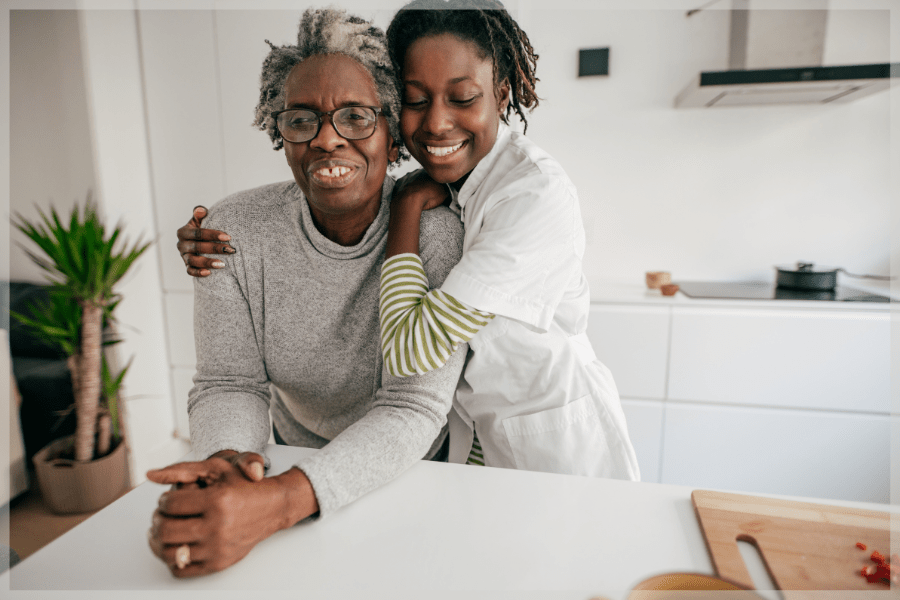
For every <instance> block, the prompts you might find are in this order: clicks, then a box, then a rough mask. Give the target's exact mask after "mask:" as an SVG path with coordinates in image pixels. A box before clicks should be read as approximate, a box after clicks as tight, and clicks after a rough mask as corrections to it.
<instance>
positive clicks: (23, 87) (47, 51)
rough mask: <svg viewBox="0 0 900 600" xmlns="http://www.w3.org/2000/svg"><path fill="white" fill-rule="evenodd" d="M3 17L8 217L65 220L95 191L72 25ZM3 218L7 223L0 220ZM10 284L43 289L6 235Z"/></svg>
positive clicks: (43, 15)
mask: <svg viewBox="0 0 900 600" xmlns="http://www.w3.org/2000/svg"><path fill="white" fill-rule="evenodd" d="M9 17H10V37H9V46H10V61H9V62H10V64H9V67H10V73H9V83H10V98H9V100H10V113H9V114H10V117H11V118H10V120H9V128H10V138H9V139H10V145H9V150H10V187H9V195H10V213H11V214H15V213H20V214H21V215H22V216H23V217H25V218H26V219H29V220H31V219H36V218H38V211H37V207H40V208H41V209H42V210H44V211H45V212H46V211H47V210H48V209H49V207H50V206H51V205H52V206H55V207H56V209H57V210H58V211H59V212H61V213H63V214H68V213H69V212H70V211H71V210H72V207H73V206H74V205H75V203H76V202H79V203H83V202H84V199H85V198H86V197H87V194H88V192H89V191H90V190H93V189H94V188H95V182H94V161H93V153H92V150H91V132H90V128H89V125H88V114H87V99H86V96H85V89H84V69H83V68H82V61H81V41H80V37H79V33H78V17H77V13H76V12H75V11H66V10H58V11H57V10H41V11H32V10H13V11H10V13H9ZM3 217H4V218H7V215H5V214H4V215H3ZM10 229H11V231H10V241H11V242H12V243H11V244H10V246H11V247H10V265H9V266H10V278H11V279H13V280H16V281H34V282H42V281H44V276H43V271H42V270H41V269H40V268H39V267H38V266H37V265H35V264H34V263H33V262H32V261H31V260H30V259H29V258H28V257H27V256H26V254H25V253H24V252H23V251H22V249H21V248H20V247H19V245H18V244H20V243H24V244H26V245H27V246H28V247H31V248H33V246H31V242H29V241H28V238H26V237H25V236H24V235H22V234H21V233H19V231H18V230H16V229H13V228H10Z"/></svg>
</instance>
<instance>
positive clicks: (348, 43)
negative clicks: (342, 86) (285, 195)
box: [253, 8, 409, 162]
mask: <svg viewBox="0 0 900 600" xmlns="http://www.w3.org/2000/svg"><path fill="white" fill-rule="evenodd" d="M266 43H267V44H269V47H270V48H271V51H270V52H269V55H268V56H267V57H266V59H265V61H263V66H262V72H261V73H260V77H259V104H257V106H256V114H255V117H254V119H253V125H255V126H256V127H257V128H259V129H260V130H262V131H265V132H266V133H268V134H269V138H270V139H271V140H272V146H273V148H274V149H275V150H279V149H281V148H282V147H283V146H284V141H283V140H282V139H281V134H280V133H279V132H278V128H277V127H276V126H275V119H273V118H272V113H273V112H275V111H277V110H281V109H282V108H284V84H285V82H286V81H287V78H288V75H289V74H290V72H291V70H292V69H293V68H294V67H295V66H296V65H298V64H300V63H301V62H303V61H304V60H306V59H307V58H309V57H311V56H317V55H319V54H344V55H346V56H349V57H350V58H353V59H355V60H356V61H357V62H359V63H360V64H361V65H362V66H363V67H365V69H366V70H367V71H368V72H369V74H371V75H372V79H373V80H374V82H375V89H376V91H377V93H378V99H379V101H380V102H381V108H382V110H383V111H384V112H383V114H384V116H385V118H386V119H387V122H388V128H389V129H390V132H391V137H393V138H394V140H395V141H396V142H397V144H398V145H399V146H400V154H399V157H398V162H399V161H402V160H405V159H407V158H408V157H409V154H408V153H407V151H406V148H404V147H403V138H402V137H400V87H399V82H398V79H397V76H396V74H395V73H394V66H393V63H392V62H391V59H390V57H389V56H388V52H387V43H386V40H385V35H384V32H383V31H381V29H379V28H378V27H375V26H374V25H373V24H372V23H370V22H369V21H366V20H364V19H362V18H360V17H358V16H356V15H351V14H348V13H347V12H346V11H344V10H341V9H336V8H320V9H313V8H310V9H307V10H306V11H305V12H304V13H303V17H302V18H301V19H300V25H299V28H298V32H297V44H296V45H286V46H276V45H274V44H272V43H271V42H269V41H268V40H266Z"/></svg>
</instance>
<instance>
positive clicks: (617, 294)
mask: <svg viewBox="0 0 900 600" xmlns="http://www.w3.org/2000/svg"><path fill="white" fill-rule="evenodd" d="M840 285H841V286H842V287H848V288H853V289H857V290H861V291H864V292H868V293H871V294H879V295H882V296H887V297H889V298H891V299H892V300H894V301H898V302H900V294H896V293H894V294H892V292H891V287H890V282H886V281H884V282H881V281H872V282H868V283H864V284H863V283H858V282H857V281H853V282H846V281H844V282H841V283H840ZM591 303H592V304H640V305H647V306H660V307H663V306H673V307H710V308H713V307H727V308H736V309H746V308H751V309H772V308H779V309H795V308H800V309H812V310H866V311H881V312H887V311H889V310H891V308H892V307H895V306H896V304H895V302H825V301H815V300H774V299H773V300H734V299H727V298H721V299H719V298H715V299H713V298H690V297H688V296H686V295H685V294H683V293H682V292H677V293H676V294H675V295H674V296H663V295H662V292H660V291H659V290H651V289H648V288H647V286H645V285H639V284H627V283H614V282H608V283H607V282H602V283H600V284H592V285H591Z"/></svg>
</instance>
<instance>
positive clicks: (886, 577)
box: [856, 542, 900, 585]
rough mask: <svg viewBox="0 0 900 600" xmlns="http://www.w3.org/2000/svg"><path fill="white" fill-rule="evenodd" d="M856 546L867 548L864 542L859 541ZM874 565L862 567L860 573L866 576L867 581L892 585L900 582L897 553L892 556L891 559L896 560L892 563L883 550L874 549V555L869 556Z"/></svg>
mask: <svg viewBox="0 0 900 600" xmlns="http://www.w3.org/2000/svg"><path fill="white" fill-rule="evenodd" d="M856 547H857V548H859V549H860V550H865V549H866V546H865V544H863V543H862V542H857V543H856ZM869 558H870V559H871V560H872V562H873V563H875V565H874V566H872V565H869V566H867V567H863V568H862V569H860V571H859V574H860V576H861V577H865V578H866V581H868V582H869V583H885V584H887V585H890V584H891V582H894V583H895V584H900V564H898V563H900V560H898V557H897V555H896V554H894V555H892V556H891V560H892V561H894V564H891V562H890V561H888V560H887V559H886V558H885V557H884V555H883V554H882V553H881V552H878V551H877V550H876V551H873V552H872V555H871V556H870V557H869Z"/></svg>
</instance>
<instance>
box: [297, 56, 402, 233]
mask: <svg viewBox="0 0 900 600" xmlns="http://www.w3.org/2000/svg"><path fill="white" fill-rule="evenodd" d="M284 95H285V99H284V107H285V108H309V109H312V110H317V111H320V112H327V111H331V110H335V109H337V108H341V107H344V106H355V105H359V106H380V105H381V103H380V101H379V100H378V93H377V92H376V89H375V82H374V81H373V80H372V76H371V75H370V74H369V72H368V71H366V70H365V68H363V66H362V65H360V64H359V63H358V62H356V61H355V60H354V59H352V58H350V57H349V56H344V55H342V54H323V55H317V56H312V57H310V58H308V59H306V60H304V61H303V62H302V63H300V64H299V65H297V66H296V67H294V69H293V70H292V71H291V73H290V75H288V78H287V81H286V82H285V86H284ZM397 152H398V148H397V145H396V144H395V143H394V141H393V139H392V138H391V135H390V133H389V132H388V126H387V122H386V121H385V119H384V117H383V116H379V117H378V124H377V126H376V128H375V133H373V134H372V136H371V137H368V138H366V139H364V140H347V139H344V138H342V137H341V136H340V135H338V133H337V132H336V131H335V130H334V126H333V125H332V124H331V119H330V118H329V117H325V118H324V119H323V120H322V126H321V128H320V129H319V133H318V135H316V137H315V138H313V139H311V140H309V141H308V142H301V143H294V142H288V141H287V140H285V142H284V153H285V156H286V157H287V161H288V165H290V167H291V170H292V171H293V172H294V179H295V180H296V182H297V185H298V186H300V189H301V190H303V193H304V194H305V195H306V198H307V202H308V203H309V208H310V212H311V213H312V216H313V219H314V220H315V221H316V225H317V226H318V227H319V229H320V231H322V233H323V234H325V235H326V236H329V237H331V238H332V239H334V237H332V235H329V234H330V232H332V230H333V229H335V227H337V228H338V229H344V230H347V228H348V227H349V229H350V230H354V231H355V229H361V231H359V232H357V233H359V235H358V236H356V235H355V233H354V234H353V235H350V236H349V238H348V239H350V243H355V242H353V241H352V240H353V239H354V238H356V237H359V238H361V237H362V234H364V233H365V230H366V228H368V226H369V225H370V224H371V223H372V221H373V220H374V219H375V216H376V215H377V214H378V210H379V208H380V206H381V186H382V183H383V182H384V177H385V174H386V173H387V166H388V164H389V163H390V162H393V161H394V160H396V159H397ZM348 231H349V230H348ZM351 233H352V232H351ZM344 237H345V236H344ZM334 241H337V242H338V243H343V242H344V241H346V240H339V239H334ZM356 241H357V242H358V239H357V240H356Z"/></svg>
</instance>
